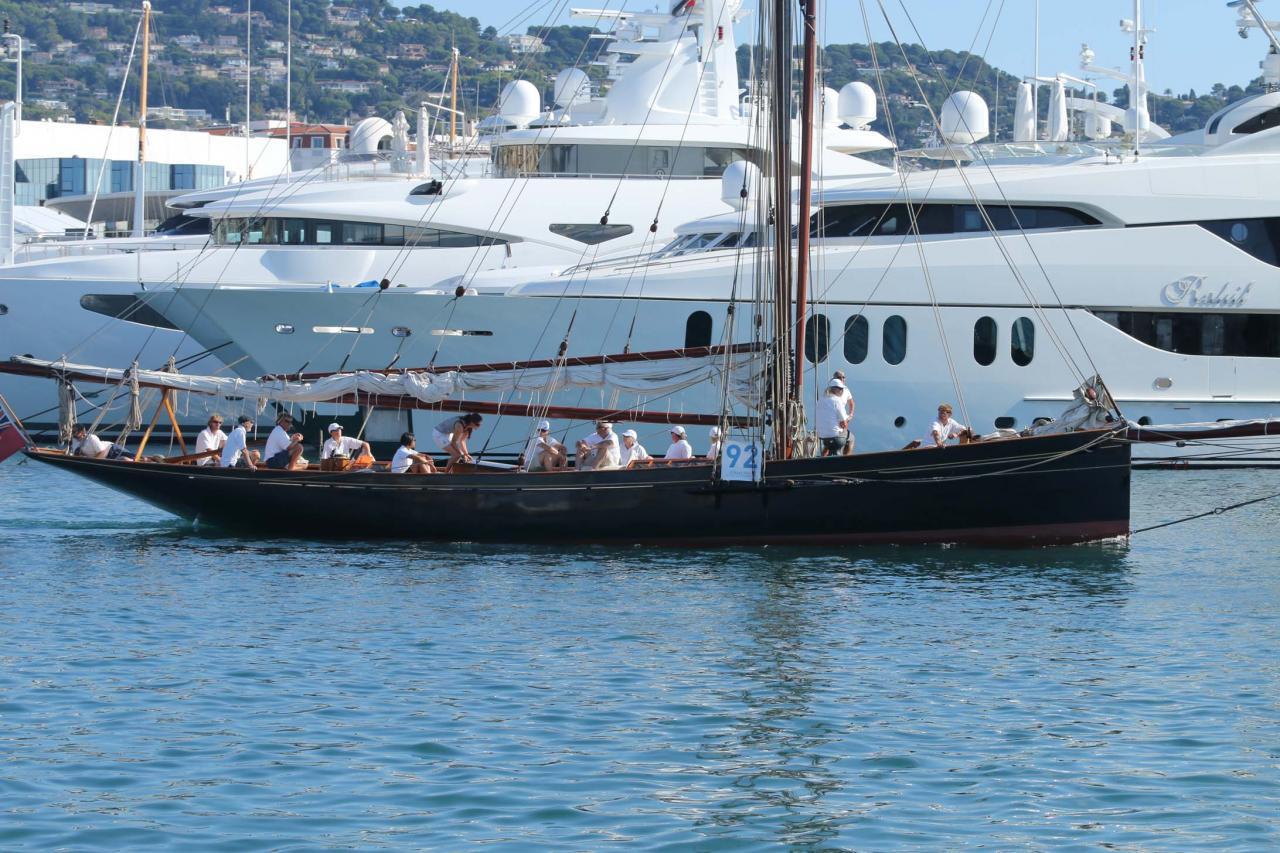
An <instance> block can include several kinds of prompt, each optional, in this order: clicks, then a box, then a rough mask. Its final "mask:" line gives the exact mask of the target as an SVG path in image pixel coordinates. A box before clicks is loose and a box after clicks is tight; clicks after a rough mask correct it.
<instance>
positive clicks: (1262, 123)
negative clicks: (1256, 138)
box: [1231, 107, 1280, 133]
mask: <svg viewBox="0 0 1280 853" xmlns="http://www.w3.org/2000/svg"><path fill="white" fill-rule="evenodd" d="M1277 126H1280V107H1272V108H1271V109H1269V110H1266V111H1265V112H1260V113H1258V114H1257V115H1256V116H1254V117H1253V118H1249V119H1245V120H1244V121H1242V122H1241V123H1240V124H1237V125H1236V126H1235V128H1234V129H1232V131H1231V132H1232V133H1258V132H1259V131H1263V130H1270V129H1271V128H1273V127H1277Z"/></svg>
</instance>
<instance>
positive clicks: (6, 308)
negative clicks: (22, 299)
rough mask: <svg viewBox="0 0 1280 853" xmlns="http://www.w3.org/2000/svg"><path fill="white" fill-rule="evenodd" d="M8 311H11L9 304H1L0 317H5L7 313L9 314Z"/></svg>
mask: <svg viewBox="0 0 1280 853" xmlns="http://www.w3.org/2000/svg"><path fill="white" fill-rule="evenodd" d="M8 313H9V306H8V305H0V317H3V316H4V315H5V314H8Z"/></svg>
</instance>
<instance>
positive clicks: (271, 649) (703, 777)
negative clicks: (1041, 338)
mask: <svg viewBox="0 0 1280 853" xmlns="http://www.w3.org/2000/svg"><path fill="white" fill-rule="evenodd" d="M1278 490H1280V473H1277V472H1206V473H1190V472H1151V473H1139V474H1138V475H1137V476H1136V480H1135V486H1134V500H1135V523H1137V524H1145V523H1151V522H1154V521H1158V520H1163V519H1166V518H1173V517H1176V516H1178V515H1180V514H1184V513H1188V512H1194V511H1197V510H1202V509H1207V508H1210V507H1212V506H1215V505H1218V504H1221V503H1226V502H1229V501H1231V500H1238V499H1242V498H1245V497H1248V496H1250V495H1253V494H1263V493H1266V492H1274V491H1278ZM281 511H282V512H287V511H288V510H287V508H284V507H282V508H281ZM619 522H620V523H626V521H625V519H620V520H619ZM324 523H325V524H343V525H349V526H351V527H353V528H359V527H361V526H372V525H376V524H377V519H372V518H356V517H351V516H349V515H347V514H345V513H344V512H343V511H342V508H341V506H335V507H334V514H333V517H332V518H331V519H327V520H324ZM1278 528H1280V500H1278V501H1275V502H1271V503H1266V504H1261V505H1259V506H1256V507H1254V508H1252V509H1250V510H1243V511H1239V512H1236V513H1232V514H1228V515H1225V516H1221V517H1214V518H1209V519H1205V520H1202V521H1198V522H1193V523H1190V524H1185V525H1179V526H1177V527H1173V528H1169V529H1167V530H1163V531H1159V532H1156V533H1151V534H1146V535H1143V536H1140V537H1136V538H1134V539H1133V540H1132V542H1131V543H1130V544H1129V545H1128V546H1120V545H1114V544H1113V545H1110V546H1091V547H1075V548H1062V549H1051V550H1039V551H975V550H965V549H943V548H918V549H905V548H897V549H874V550H872V549H862V550H852V549H851V550H848V551H844V552H797V551H779V550H741V551H723V552H722V551H715V552H711V551H708V552H689V551H654V550H641V549H621V550H620V549H581V550H569V551H565V550H555V549H541V548H540V549H527V548H524V549H521V548H497V547H479V546H466V545H458V546H437V545H430V544H425V543H424V544H394V545H387V544H379V545H338V546H335V545H333V544H332V543H325V544H323V545H311V544H308V543H306V542H299V541H264V540H249V539H238V538H236V539H233V538H220V537H217V536H210V535H194V534H191V533H189V532H187V531H186V530H184V529H183V528H182V527H181V526H179V525H178V524H176V523H174V522H172V521H170V520H167V519H166V518H165V517H164V516H163V515H161V514H160V513H158V512H156V511H154V510H151V509H149V508H147V507H145V506H142V505H140V504H138V503H135V502H133V501H131V500H128V499H124V498H121V497H118V496H115V495H114V494H112V493H110V492H107V491H104V490H102V489H99V488H97V487H92V486H89V485H86V484H84V483H82V482H80V481H77V480H73V479H71V478H69V477H67V476H66V475H60V474H58V473H57V472H50V471H47V470H44V469H40V468H36V467H35V466H33V465H20V466H19V465H15V464H13V463H12V462H10V463H8V464H6V465H4V466H3V467H0V849H4V850H18V849H40V850H45V849H53V848H65V849H69V850H84V851H93V850H118V849H138V848H143V847H147V846H150V847H153V848H161V849H166V848H184V849H209V850H222V849H225V850H237V851H239V850H258V849H262V850H318V849H328V848H359V849H377V848H398V849H406V848H413V849H434V850H462V849H468V848H477V847H481V846H483V847H485V848H486V849H487V850H513V851H516V850H519V851H524V850H533V849H548V850H599V849H610V848H615V849H616V848H621V847H626V848H627V849H628V850H735V851H736V850H777V849H780V848H783V849H785V848H790V849H796V850H844V849H849V850H853V849H856V850H904V849H913V850H944V849H954V848H957V847H962V846H972V847H978V846H984V847H987V848H992V849H1013V848H1033V849H1055V850H1071V849H1080V850H1085V849H1088V850H1095V849H1098V848H1101V847H1107V848H1111V849H1119V850H1160V851H1164V850H1200V849H1213V850H1250V851H1252V850H1275V849H1278V848H1280V663H1278V661H1280V654H1278V651H1280V551H1278V549H1277V534H1276V531H1277V529H1278Z"/></svg>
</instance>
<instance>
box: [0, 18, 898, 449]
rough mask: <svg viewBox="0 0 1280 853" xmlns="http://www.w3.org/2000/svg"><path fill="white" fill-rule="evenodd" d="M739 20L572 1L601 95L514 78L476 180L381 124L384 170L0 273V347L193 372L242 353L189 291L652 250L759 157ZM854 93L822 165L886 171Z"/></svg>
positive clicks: (203, 208) (20, 396) (379, 277)
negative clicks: (595, 61)
mask: <svg viewBox="0 0 1280 853" xmlns="http://www.w3.org/2000/svg"><path fill="white" fill-rule="evenodd" d="M743 14H744V13H743V12H742V10H741V9H740V2H739V0H707V2H703V3H697V4H694V3H688V2H676V3H673V4H672V11H671V13H670V14H661V13H634V12H607V11H601V10H578V11H576V12H575V15H576V16H577V17H578V18H579V19H583V20H588V21H591V22H592V23H593V24H595V25H600V24H608V25H610V26H612V27H613V33H612V36H613V38H614V39H615V40H614V41H613V42H612V43H611V44H610V45H609V48H608V51H607V53H606V54H605V58H604V59H603V60H602V61H603V62H604V63H605V64H606V65H607V66H608V68H609V72H610V76H611V78H612V85H611V86H610V88H609V90H608V92H607V94H606V95H604V96H603V97H591V96H590V91H589V80H588V78H587V76H586V74H585V73H584V72H582V71H581V70H580V69H566V70H565V71H564V72H562V73H561V74H560V75H559V77H558V78H557V85H556V87H555V88H556V91H555V96H554V101H555V105H554V108H552V109H550V110H545V111H544V110H543V108H542V104H541V103H540V101H541V96H540V94H539V92H538V89H537V88H536V87H534V86H533V85H532V84H531V83H529V82H527V81H514V82H513V83H511V84H509V85H508V87H507V88H506V90H505V92H504V95H503V98H502V102H501V105H500V109H499V115H498V116H497V117H495V118H496V119H497V121H495V122H490V124H491V125H495V124H496V125H497V126H498V127H499V128H500V129H501V128H505V129H507V130H506V132H505V133H502V134H501V135H500V136H498V137H496V138H495V139H493V141H492V143H491V146H490V147H491V161H490V164H489V168H488V174H486V175H484V176H483V177H473V176H471V175H469V174H467V173H465V172H464V173H458V174H450V173H441V172H437V173H435V174H433V175H429V174H414V172H415V171H416V172H421V171H423V170H422V169H420V168H419V169H415V168H414V157H413V156H412V155H410V153H409V147H408V145H407V137H406V132H407V125H406V124H405V123H404V122H402V121H397V125H399V126H398V127H396V128H392V127H391V126H390V124H389V123H387V122H382V124H383V125H387V128H386V130H387V134H388V135H389V136H390V138H391V145H390V147H391V149H392V150H391V151H390V152H389V155H388V156H389V157H390V159H391V161H392V164H393V166H394V165H395V162H396V160H397V158H398V159H399V161H400V162H399V164H398V166H397V167H396V168H393V169H392V174H390V175H371V174H370V173H369V171H368V169H367V168H366V169H356V170H354V171H352V172H351V173H350V174H349V175H348V176H346V177H344V178H342V179H338V178H336V177H335V175H334V170H332V169H328V170H316V171H314V172H311V173H306V174H303V175H301V176H299V175H297V174H295V175H292V176H290V177H289V178H288V179H280V180H268V181H262V182H251V183H247V184H244V185H240V186H238V187H234V188H220V189H218V190H215V191H208V192H204V193H193V194H189V195H187V196H183V197H180V198H179V199H177V200H175V201H174V202H173V204H174V205H175V206H177V207H179V208H180V209H182V210H183V212H184V214H185V215H186V217H188V219H189V220H200V219H204V220H207V221H208V222H209V223H210V227H209V231H210V232H211V236H210V239H209V240H208V242H207V244H206V245H202V246H201V247H199V248H190V247H187V246H184V245H183V244H182V243H181V242H179V241H173V240H171V239H168V238H163V239H162V240H161V241H160V242H158V243H157V244H156V246H157V248H159V247H163V248H164V249H165V250H164V251H146V250H140V251H131V252H125V253H122V252H115V253H111V254H100V253H99V254H95V255H92V256H84V257H58V258H52V259H47V260H41V261H35V262H31V263H25V264H17V265H15V266H11V267H8V268H4V269H0V340H3V341H4V344H5V350H6V354H30V355H34V356H37V357H47V358H61V357H64V356H65V357H66V358H69V359H74V360H78V361H82V362H91V363H99V364H116V365H127V364H129V363H132V362H134V361H137V362H139V363H140V364H142V365H144V366H150V367H158V366H160V365H163V364H164V363H165V361H166V360H167V359H168V358H169V357H170V356H175V357H176V359H177V363H178V364H179V365H180V366H182V367H185V368H190V369H193V370H204V371H206V372H208V371H213V370H216V369H218V368H219V366H220V365H219V360H221V362H225V363H230V364H234V363H236V361H237V360H238V359H239V358H240V355H238V354H236V353H235V352H234V345H232V344H230V343H229V342H228V341H225V340H221V341H218V342H217V343H215V344H213V345H209V344H201V345H197V344H196V343H194V342H193V341H192V339H191V338H192V337H193V336H194V337H195V338H196V339H198V340H204V339H205V338H206V337H207V335H208V334H209V333H210V330H208V329H205V330H200V331H197V330H196V329H195V328H194V327H193V328H190V329H188V331H189V332H190V333H191V334H190V335H189V334H187V333H184V332H182V331H179V330H178V329H177V328H175V326H174V324H173V323H171V322H169V321H167V320H166V319H165V318H164V317H163V316H162V314H164V313H167V312H168V310H169V307H170V305H171V303H172V302H173V300H175V295H176V294H177V293H179V292H181V291H184V290H186V289H187V288H194V287H197V286H215V285H216V286H222V287H241V286H256V287H263V286H267V287H281V288H282V289H283V290H292V289H294V288H297V287H303V286H316V285H319V286H322V287H324V288H326V289H334V290H338V289H347V288H352V287H353V286H359V285H365V286H368V285H376V284H378V283H385V284H386V285H388V286H390V287H392V288H394V289H400V288H401V287H423V286H429V285H432V284H434V283H436V282H438V281H440V280H441V279H443V278H446V277H451V276H457V275H464V274H466V275H470V274H474V273H477V272H480V271H484V270H495V269H498V270H513V269H516V268H519V269H521V270H525V271H527V272H524V273H521V276H522V278H523V279H525V280H527V279H528V278H530V277H534V276H535V275H538V274H544V275H545V274H548V273H549V272H550V271H551V270H556V269H562V268H564V267H566V266H572V265H577V264H581V263H584V262H590V261H593V260H595V259H597V258H598V257H602V256H604V255H606V254H610V253H619V252H621V253H627V254H634V253H636V252H641V251H652V250H653V249H655V248H658V247H660V246H661V245H663V244H665V243H666V242H668V241H669V240H670V238H671V237H672V235H673V234H674V229H675V226H676V225H678V224H680V223H682V222H687V221H689V220H690V219H693V218H697V217H701V216H706V215H710V214H714V213H716V212H717V211H724V210H727V209H728V208H726V207H725V206H724V204H723V202H722V201H721V199H720V182H719V180H718V178H719V177H720V176H721V175H722V174H723V172H724V170H725V168H726V167H728V166H729V165H731V164H733V163H735V162H743V161H745V162H754V161H758V160H760V159H761V157H762V153H761V152H760V150H759V147H758V146H757V145H756V144H755V142H754V139H753V136H754V133H753V122H752V119H751V115H750V109H749V102H744V101H743V100H742V99H741V92H740V90H739V81H738V74H737V65H736V62H737V59H736V55H735V54H736V47H737V42H736V39H735V36H734V24H735V23H737V22H738V21H739V20H740V19H741V17H742V15H743ZM851 85H854V84H851ZM853 95H854V96H853V97H852V98H848V97H846V99H845V100H846V102H848V103H851V104H852V105H853V106H852V107H850V109H852V110H853V111H854V112H855V113H856V114H851V115H848V116H844V117H843V119H844V126H841V124H840V123H839V122H837V121H836V118H835V115H834V113H835V112H836V108H835V106H834V105H835V101H836V100H837V97H836V93H834V92H828V93H827V99H828V101H830V102H831V103H832V108H831V109H830V110H829V111H828V113H827V116H828V120H827V121H826V125H827V126H826V127H825V128H824V130H823V133H822V139H823V152H822V156H821V157H820V168H821V171H822V173H823V175H824V176H825V177H827V178H829V179H830V178H834V177H842V178H856V177H862V176H880V175H884V174H888V173H890V172H889V170H888V169H886V168H885V167H882V166H877V165H875V164H873V163H871V162H869V161H867V160H864V159H861V158H859V157H857V156H854V155H856V154H860V153H864V152H870V151H876V150H882V149H890V148H892V147H893V146H892V143H891V142H890V141H889V140H888V139H887V138H885V137H884V136H882V135H881V134H879V133H878V132H875V131H873V130H870V129H868V125H869V124H870V122H871V121H872V120H873V119H874V118H875V100H874V97H872V96H870V95H871V93H870V89H869V87H867V86H865V84H856V85H855V86H854V90H853ZM379 121H381V120H379ZM364 135H365V136H368V137H369V138H371V139H373V140H375V143H376V142H377V141H379V140H381V139H383V137H382V136H381V134H379V133H377V132H369V131H367V130H366V131H364ZM420 135H421V134H420ZM357 147H358V146H357ZM374 147H375V148H376V147H378V146H377V145H376V144H375V146H374ZM383 147H386V146H385V145H384V146H383ZM424 153H425V152H423V151H422V150H421V149H420V151H419V152H418V156H419V157H422V155H423V154H424ZM419 162H420V163H425V162H426V158H425V157H422V160H420V161H419ZM539 270H541V272H539ZM508 275H512V274H511V273H508ZM355 292H356V293H358V294H359V296H360V298H364V297H365V296H367V295H368V291H367V290H365V289H357V290H356V291H355ZM135 294H137V295H136V296H135ZM295 366H296V365H295ZM0 391H3V392H4V393H5V394H6V396H8V398H9V400H10V402H11V403H12V404H13V405H14V407H15V408H16V409H17V410H18V412H19V413H20V414H22V415H24V416H27V417H28V418H29V419H30V421H31V424H30V426H32V427H33V428H35V429H39V428H42V427H44V426H47V425H49V424H51V422H52V419H53V416H54V414H55V412H56V408H55V404H56V400H55V399H54V398H53V396H52V395H51V394H50V392H49V390H48V388H46V387H45V386H44V384H43V383H36V382H32V381H29V380H23V379H7V380H5V381H4V382H3V383H0ZM90 402H92V400H90ZM190 418H191V419H193V420H199V419H200V418H201V415H200V413H192V414H191V415H190ZM110 420H111V419H110V418H108V419H107V422H110Z"/></svg>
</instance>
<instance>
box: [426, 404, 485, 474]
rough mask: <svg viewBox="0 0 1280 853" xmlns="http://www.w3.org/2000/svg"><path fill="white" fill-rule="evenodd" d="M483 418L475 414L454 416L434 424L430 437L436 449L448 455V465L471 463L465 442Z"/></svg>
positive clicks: (469, 452)
mask: <svg viewBox="0 0 1280 853" xmlns="http://www.w3.org/2000/svg"><path fill="white" fill-rule="evenodd" d="M483 421H484V418H482V417H480V415H478V414H476V413H475V412H471V413H470V414H466V415H461V416H459V415H454V416H452V417H448V418H445V419H444V420H442V421H441V422H440V423H438V424H436V428H435V429H434V430H432V432H431V437H432V438H433V439H435V442H436V447H438V448H440V449H441V450H443V451H444V452H445V453H448V454H449V464H450V465H452V464H453V463H455V462H472V461H474V460H473V459H472V458H471V451H470V450H469V449H468V448H467V441H468V440H469V439H470V438H471V433H473V432H475V431H476V429H477V428H479V426H480V424H481V423H482V422H483Z"/></svg>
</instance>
